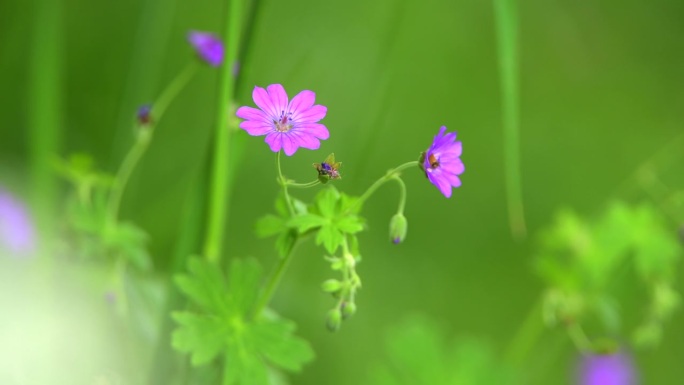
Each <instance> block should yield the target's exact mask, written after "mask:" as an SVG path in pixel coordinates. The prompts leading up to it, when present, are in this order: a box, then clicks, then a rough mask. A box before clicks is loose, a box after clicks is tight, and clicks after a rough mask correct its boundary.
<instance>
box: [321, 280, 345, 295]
mask: <svg viewBox="0 0 684 385" xmlns="http://www.w3.org/2000/svg"><path fill="white" fill-rule="evenodd" d="M321 288H323V291H324V292H326V293H336V292H338V291H340V289H341V288H342V282H340V281H338V280H336V279H329V280H327V281H325V282H323V284H322V285H321Z"/></svg>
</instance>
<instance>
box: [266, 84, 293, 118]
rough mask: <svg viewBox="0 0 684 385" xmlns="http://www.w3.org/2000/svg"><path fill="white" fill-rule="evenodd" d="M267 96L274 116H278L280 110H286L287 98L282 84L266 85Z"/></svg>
mask: <svg viewBox="0 0 684 385" xmlns="http://www.w3.org/2000/svg"><path fill="white" fill-rule="evenodd" d="M268 96H270V97H271V102H272V103H273V108H274V109H275V112H276V116H280V114H281V113H282V112H285V111H287V102H288V98H287V93H286V92H285V88H283V86H282V85H280V84H271V85H270V86H268Z"/></svg>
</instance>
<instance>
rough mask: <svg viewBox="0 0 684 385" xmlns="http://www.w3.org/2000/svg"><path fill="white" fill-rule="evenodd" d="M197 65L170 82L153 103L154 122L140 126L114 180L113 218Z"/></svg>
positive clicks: (111, 214)
mask: <svg viewBox="0 0 684 385" xmlns="http://www.w3.org/2000/svg"><path fill="white" fill-rule="evenodd" d="M196 69H197V66H196V65H195V64H191V65H189V66H188V67H186V68H185V70H184V71H182V72H181V73H179V74H178V75H177V76H176V78H175V79H174V80H173V81H172V82H171V83H169V85H168V86H167V87H166V88H165V89H164V91H162V93H161V95H159V97H158V98H157V100H156V101H155V102H154V104H153V105H152V119H153V121H152V123H151V125H150V127H139V128H138V136H137V139H136V141H135V143H134V144H133V147H131V149H130V150H129V151H128V154H126V157H125V158H124V160H123V162H122V163H121V166H120V167H119V171H118V172H117V174H116V179H115V180H114V186H113V187H112V192H111V194H110V196H109V202H108V213H109V216H110V218H111V219H113V220H114V221H116V220H117V216H118V215H119V207H120V205H121V198H122V196H123V192H124V191H125V190H126V185H127V184H128V180H129V179H130V177H131V174H133V170H135V167H136V166H137V165H138V162H140V159H141V158H142V156H143V155H144V154H145V152H146V151H147V148H148V147H149V144H150V142H151V141H152V136H153V134H154V127H155V126H156V125H157V124H158V123H159V121H160V120H161V118H162V116H164V112H166V109H167V108H168V106H169V105H170V104H171V102H172V101H173V99H175V98H176V96H178V94H179V93H180V92H181V91H182V90H183V88H185V86H186V85H187V84H188V82H189V81H190V79H191V78H192V76H193V75H194V74H195V71H196Z"/></svg>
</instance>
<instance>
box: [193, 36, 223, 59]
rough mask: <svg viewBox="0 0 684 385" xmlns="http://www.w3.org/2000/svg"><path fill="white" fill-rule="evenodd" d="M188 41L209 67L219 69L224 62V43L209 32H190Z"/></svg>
mask: <svg viewBox="0 0 684 385" xmlns="http://www.w3.org/2000/svg"><path fill="white" fill-rule="evenodd" d="M188 41H189V42H190V44H192V46H193V47H194V48H195V51H196V52H197V55H198V56H199V57H200V58H201V59H202V60H204V61H205V62H207V63H208V64H209V65H212V66H214V67H218V66H220V65H221V63H222V62H223V42H221V40H220V39H219V38H217V37H216V36H214V35H213V34H211V33H208V32H200V31H190V32H189V33H188Z"/></svg>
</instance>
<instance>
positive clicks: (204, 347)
mask: <svg viewBox="0 0 684 385" xmlns="http://www.w3.org/2000/svg"><path fill="white" fill-rule="evenodd" d="M172 317H173V319H174V321H176V323H178V324H179V325H180V326H179V328H178V329H177V330H176V332H174V333H173V339H172V345H173V348H174V349H176V350H178V351H181V352H184V353H191V355H192V364H193V365H194V366H199V365H204V364H206V363H209V362H211V361H212V360H213V359H214V358H216V356H217V355H218V354H219V353H220V352H221V349H222V348H223V346H224V344H225V341H224V338H225V335H224V333H223V330H222V329H223V325H222V320H221V319H220V318H218V317H214V316H200V315H197V314H193V313H189V312H174V313H173V314H172Z"/></svg>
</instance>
